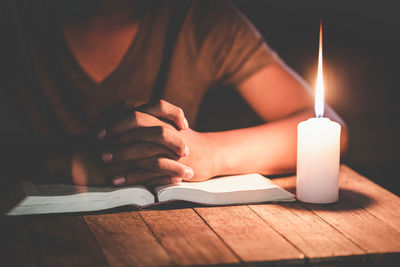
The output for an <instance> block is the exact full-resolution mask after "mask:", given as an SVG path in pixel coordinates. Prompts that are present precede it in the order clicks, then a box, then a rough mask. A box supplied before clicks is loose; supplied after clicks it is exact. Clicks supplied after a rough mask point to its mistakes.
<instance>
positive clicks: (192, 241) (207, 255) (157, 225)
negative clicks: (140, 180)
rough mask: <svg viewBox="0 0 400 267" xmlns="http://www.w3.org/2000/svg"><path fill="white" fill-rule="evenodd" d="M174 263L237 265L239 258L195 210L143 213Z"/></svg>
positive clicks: (141, 212) (141, 213)
mask: <svg viewBox="0 0 400 267" xmlns="http://www.w3.org/2000/svg"><path fill="white" fill-rule="evenodd" d="M140 215H141V216H142V217H143V219H144V220H145V222H146V223H147V225H149V227H150V228H151V230H152V231H153V233H154V234H155V235H156V237H157V239H158V240H159V241H160V242H161V244H162V245H163V247H164V248H165V249H166V250H167V251H168V253H169V256H170V257H171V259H172V262H173V263H174V264H178V265H194V264H197V265H199V264H202V265H206V264H223V263H237V262H239V260H238V258H237V257H236V256H235V255H234V254H233V253H232V251H231V250H230V249H229V248H228V247H227V246H226V245H225V244H224V243H223V242H222V241H221V239H219V237H218V236H217V235H216V234H215V233H214V232H213V231H212V230H211V229H210V228H209V227H208V225H207V224H206V223H205V222H204V221H203V220H202V219H201V218H200V217H199V216H198V215H197V213H196V212H195V211H194V210H193V209H179V210H154V211H153V210H152V211H140Z"/></svg>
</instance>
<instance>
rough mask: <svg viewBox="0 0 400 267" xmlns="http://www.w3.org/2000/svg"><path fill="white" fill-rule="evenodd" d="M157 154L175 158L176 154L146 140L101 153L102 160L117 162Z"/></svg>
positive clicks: (146, 157) (140, 158) (141, 158)
mask: <svg viewBox="0 0 400 267" xmlns="http://www.w3.org/2000/svg"><path fill="white" fill-rule="evenodd" d="M157 155H160V156H161V155H165V156H168V157H170V158H173V157H175V158H176V155H175V154H174V153H173V152H172V151H171V150H169V149H167V148H165V147H163V146H160V145H157V144H153V143H148V142H141V143H136V144H132V145H128V146H124V147H121V148H119V149H114V150H113V151H108V152H104V153H103V154H102V160H103V161H104V162H107V163H110V162H114V163H118V162H124V161H137V160H143V159H148V158H151V157H154V156H157Z"/></svg>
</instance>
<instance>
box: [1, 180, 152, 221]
mask: <svg viewBox="0 0 400 267" xmlns="http://www.w3.org/2000/svg"><path fill="white" fill-rule="evenodd" d="M21 186H22V188H23V192H24V195H25V197H24V198H23V199H22V201H21V202H20V203H18V204H17V205H16V206H15V207H14V208H12V209H11V210H10V211H9V212H8V213H7V215H27V214H45V213H66V212H83V211H96V210H104V209H110V208H115V207H119V206H124V205H135V206H145V205H149V204H152V203H154V201H155V197H154V195H153V194H152V193H151V192H150V191H149V190H148V189H147V188H145V187H144V186H132V187H124V188H116V187H92V186H77V185H67V184H47V185H35V184H33V183H31V182H29V181H23V182H21Z"/></svg>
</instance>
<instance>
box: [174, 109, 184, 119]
mask: <svg viewBox="0 0 400 267" xmlns="http://www.w3.org/2000/svg"><path fill="white" fill-rule="evenodd" d="M176 115H177V116H178V118H180V119H183V118H184V117H185V113H184V112H183V109H181V108H179V107H177V108H176Z"/></svg>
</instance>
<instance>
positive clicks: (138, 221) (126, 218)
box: [85, 211, 171, 266]
mask: <svg viewBox="0 0 400 267" xmlns="http://www.w3.org/2000/svg"><path fill="white" fill-rule="evenodd" d="M85 220H86V222H87V223H88V225H89V227H90V229H91V231H92V232H93V234H94V236H95V238H96V239H97V241H98V242H99V245H100V246H101V248H102V250H103V252H104V254H105V256H106V257H107V260H108V262H109V263H110V265H111V266H165V265H169V264H170V263H171V260H170V258H169V256H168V254H167V252H166V251H165V250H164V248H163V247H162V246H161V245H160V244H159V243H158V241H157V239H156V238H155V237H154V235H153V233H152V232H151V231H150V229H149V228H148V227H147V225H146V224H145V222H144V221H143V219H142V217H141V216H140V215H139V213H138V212H137V211H133V212H126V213H117V214H104V215H90V216H85Z"/></svg>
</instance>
